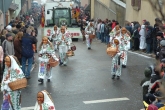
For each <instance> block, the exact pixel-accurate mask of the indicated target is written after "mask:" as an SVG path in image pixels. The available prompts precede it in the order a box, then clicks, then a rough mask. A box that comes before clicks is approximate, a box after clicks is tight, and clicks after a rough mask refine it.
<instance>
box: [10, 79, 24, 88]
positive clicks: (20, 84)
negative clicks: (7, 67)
mask: <svg viewBox="0 0 165 110" xmlns="http://www.w3.org/2000/svg"><path fill="white" fill-rule="evenodd" d="M8 86H9V87H10V89H11V90H12V91H15V90H18V89H23V88H25V87H26V86H27V79H26V78H22V79H17V80H16V81H13V82H10V83H9V84H8Z"/></svg>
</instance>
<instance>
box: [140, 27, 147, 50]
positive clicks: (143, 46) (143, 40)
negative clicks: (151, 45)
mask: <svg viewBox="0 0 165 110" xmlns="http://www.w3.org/2000/svg"><path fill="white" fill-rule="evenodd" d="M139 34H140V46H139V48H140V49H141V51H143V52H144V51H145V49H146V28H145V25H142V26H141V29H140V32H139Z"/></svg>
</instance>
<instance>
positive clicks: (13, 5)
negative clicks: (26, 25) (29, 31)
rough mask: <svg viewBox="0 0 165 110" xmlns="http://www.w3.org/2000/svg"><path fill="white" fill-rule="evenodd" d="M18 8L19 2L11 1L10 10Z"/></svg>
mask: <svg viewBox="0 0 165 110" xmlns="http://www.w3.org/2000/svg"><path fill="white" fill-rule="evenodd" d="M17 8H18V4H15V3H11V5H10V7H9V10H12V11H15V10H16V9H17Z"/></svg>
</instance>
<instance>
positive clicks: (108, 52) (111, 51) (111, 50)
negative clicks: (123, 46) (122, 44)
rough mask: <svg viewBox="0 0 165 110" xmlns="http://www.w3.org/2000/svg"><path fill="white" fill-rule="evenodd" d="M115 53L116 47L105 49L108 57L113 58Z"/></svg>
mask: <svg viewBox="0 0 165 110" xmlns="http://www.w3.org/2000/svg"><path fill="white" fill-rule="evenodd" d="M116 53H117V48H116V47H108V48H107V54H108V55H110V56H115V55H116Z"/></svg>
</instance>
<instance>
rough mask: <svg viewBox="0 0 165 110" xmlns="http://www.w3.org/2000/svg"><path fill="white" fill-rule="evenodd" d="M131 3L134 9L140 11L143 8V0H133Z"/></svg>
mask: <svg viewBox="0 0 165 110" xmlns="http://www.w3.org/2000/svg"><path fill="white" fill-rule="evenodd" d="M131 5H132V7H133V9H134V10H137V11H139V10H140V8H141V0H131Z"/></svg>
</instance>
